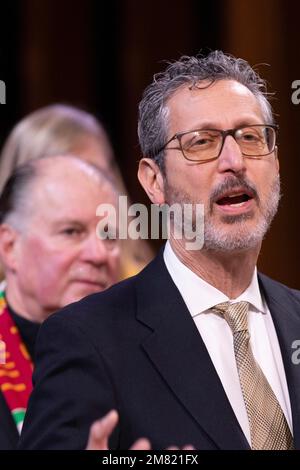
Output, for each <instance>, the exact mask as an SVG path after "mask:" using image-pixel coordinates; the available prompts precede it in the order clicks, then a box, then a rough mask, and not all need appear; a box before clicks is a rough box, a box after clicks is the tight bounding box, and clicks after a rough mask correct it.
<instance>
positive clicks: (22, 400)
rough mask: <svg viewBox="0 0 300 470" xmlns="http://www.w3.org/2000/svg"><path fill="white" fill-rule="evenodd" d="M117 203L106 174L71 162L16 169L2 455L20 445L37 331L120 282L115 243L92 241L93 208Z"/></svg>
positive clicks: (5, 197)
mask: <svg viewBox="0 0 300 470" xmlns="http://www.w3.org/2000/svg"><path fill="white" fill-rule="evenodd" d="M117 200H118V191H117V189H116V188H115V185H114V183H113V182H112V181H111V180H109V179H108V178H107V176H106V175H105V173H104V172H102V171H101V170H99V169H98V168H96V167H94V166H93V165H91V164H89V163H87V162H83V161H82V160H80V159H78V158H75V157H71V156H69V155H64V156H54V157H46V158H44V159H36V160H32V161H30V162H28V163H26V164H23V165H21V166H19V167H18V168H17V169H16V170H15V171H14V173H13V175H12V176H11V177H10V178H9V180H8V182H7V184H6V185H5V187H4V190H3V191H2V194H1V197H0V260H1V263H2V266H3V268H4V273H5V279H6V287H5V291H2V292H1V293H0V332H1V337H0V339H1V340H2V341H4V342H5V345H6V363H5V364H2V365H1V364H0V386H1V392H0V449H13V448H15V446H16V443H17V440H18V430H19V431H20V429H21V427H22V423H23V419H24V415H25V411H26V406H27V401H28V398H29V395H30V392H31V390H32V385H31V376H32V362H33V360H34V344H35V339H36V335H37V332H38V329H39V325H40V323H41V322H42V321H43V320H45V318H47V317H48V316H49V315H50V314H51V313H53V312H54V311H55V310H58V309H60V308H62V307H64V306H65V305H67V304H69V303H71V302H74V301H76V300H79V299H81V298H82V297H84V296H86V295H88V294H92V293H94V292H98V291H101V290H104V289H106V288H107V287H109V286H110V285H112V284H113V283H115V282H116V280H117V278H118V275H119V262H120V246H119V242H118V240H100V239H99V238H98V237H97V236H96V227H97V224H98V222H99V220H100V219H99V217H98V216H96V208H97V206H98V205H99V204H101V203H103V202H104V203H110V204H112V205H114V206H115V207H116V206H117ZM110 228H111V229H114V228H116V227H110Z"/></svg>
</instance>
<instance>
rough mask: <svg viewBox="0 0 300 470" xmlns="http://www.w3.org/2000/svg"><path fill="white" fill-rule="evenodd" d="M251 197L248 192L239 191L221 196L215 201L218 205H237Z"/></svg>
mask: <svg viewBox="0 0 300 470" xmlns="http://www.w3.org/2000/svg"><path fill="white" fill-rule="evenodd" d="M250 199H253V197H252V196H251V195H250V194H247V193H239V194H231V195H228V196H223V197H221V198H220V199H218V200H217V201H216V203H217V204H218V205H219V206H235V207H239V206H242V205H243V204H244V203H245V202H247V201H249V200H250Z"/></svg>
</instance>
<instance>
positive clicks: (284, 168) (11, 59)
mask: <svg viewBox="0 0 300 470" xmlns="http://www.w3.org/2000/svg"><path fill="white" fill-rule="evenodd" d="M299 30H300V2H299V1H298V0H294V1H287V0H223V1H221V0H214V1H212V0H210V1H209V0H207V1H204V0H173V1H167V0H151V1H149V0H144V1H142V0H119V1H118V0H110V1H103V0H77V1H76V0H60V1H58V0H22V1H21V0H7V1H1V28H0V79H1V80H4V81H5V83H6V91H7V97H6V103H7V104H6V105H2V106H0V144H2V142H3V140H4V138H5V137H6V135H7V134H8V132H9V131H10V129H11V127H12V126H13V125H14V124H15V123H16V121H17V120H19V119H20V118H22V117H23V116H24V115H26V114H27V113H29V112H31V111H33V110H35V109H37V108H39V107H41V106H45V105H47V104H50V103H53V102H58V101H59V102H65V103H70V104H74V105H77V106H80V107H82V108H84V109H87V110H88V111H91V112H92V113H94V114H96V115H97V116H98V117H99V118H101V119H102V120H103V121H104V123H105V124H106V127H107V130H108V132H109V134H110V136H111V138H112V141H113V145H114V148H115V152H116V156H117V159H118V162H119V165H120V167H121V170H122V172H123V175H124V178H125V181H126V184H127V186H128V189H129V192H130V194H131V196H132V199H133V201H135V202H146V197H145V195H144V193H143V191H142V189H141V188H140V187H139V184H138V182H137V179H136V170H137V160H138V158H139V156H140V153H139V147H138V142H137V136H136V122H137V104H138V102H139V100H140V98H141V94H142V91H143V89H144V88H145V86H146V85H148V84H149V83H150V81H151V79H152V76H153V74H154V73H156V72H159V71H160V69H162V68H164V62H163V61H164V60H170V59H177V58H178V57H179V56H180V55H182V54H189V55H190V54H195V53H197V52H199V51H200V50H202V51H203V52H207V51H208V50H210V49H215V48H220V49H223V50H224V51H226V52H230V53H232V54H234V55H238V56H240V57H243V58H245V59H247V60H248V61H249V62H250V64H251V65H255V64H270V66H267V65H261V66H260V67H259V70H260V72H261V74H262V75H263V76H264V77H265V78H267V80H268V82H269V86H270V91H273V92H274V91H276V95H275V97H274V100H273V107H274V109H275V112H276V113H277V115H278V116H277V120H278V123H279V126H280V136H279V157H280V164H281V174H282V186H283V194H284V197H283V199H282V202H281V208H280V212H279V215H278V216H277V218H276V221H275V222H274V223H273V228H272V230H271V233H270V234H269V235H268V236H267V239H266V240H265V243H264V245H263V250H262V253H261V257H260V262H259V266H260V268H261V269H262V270H263V271H264V272H265V273H267V274H269V275H271V276H273V277H274V278H277V279H278V280H280V281H282V282H285V283H287V284H289V285H291V286H294V287H296V288H300V276H299V274H300V272H299V260H300V256H299V255H300V247H299V241H298V240H299V233H300V232H299V229H300V224H299V215H298V214H299V203H300V188H299V174H300V163H299V161H300V155H299V136H300V126H299V124H300V104H299V105H298V106H296V105H294V104H292V101H291V95H292V89H291V84H292V82H293V81H294V80H300V55H299V52H298V50H299V44H300V34H299Z"/></svg>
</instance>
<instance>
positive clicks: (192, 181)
mask: <svg viewBox="0 0 300 470" xmlns="http://www.w3.org/2000/svg"><path fill="white" fill-rule="evenodd" d="M139 138H140V144H141V148H142V152H143V155H144V158H143V159H142V160H141V162H140V166H139V179H140V182H141V184H142V185H143V187H144V189H145V190H146V192H147V194H148V196H149V197H150V199H151V201H152V202H153V203H154V204H158V205H161V204H168V205H173V204H177V207H178V206H179V207H181V208H182V207H183V204H186V205H190V206H191V207H192V208H193V209H194V211H192V212H191V215H190V216H189V217H187V218H186V219H185V220H184V226H182V227H181V228H184V230H183V236H182V237H180V236H178V233H179V232H178V230H177V229H178V226H177V223H178V221H176V217H174V218H172V219H171V221H170V240H169V241H168V242H167V244H166V247H165V249H164V250H163V251H162V252H161V253H160V254H159V255H158V256H157V258H156V259H155V260H154V261H153V262H152V263H150V264H149V265H148V267H146V268H145V269H144V271H142V272H141V273H140V274H139V275H137V276H135V277H133V278H131V279H129V280H126V281H123V282H122V283H120V284H118V285H116V286H114V287H112V288H111V289H109V290H107V291H105V292H103V293H101V294H95V295H93V296H89V297H88V298H86V299H84V300H82V301H80V302H78V303H76V304H73V305H71V306H69V307H67V308H65V309H63V310H62V311H61V312H59V313H58V314H55V315H53V316H52V317H51V318H50V319H49V320H47V321H46V323H45V324H44V325H43V327H42V328H41V331H40V335H39V339H38V346H37V367H36V371H35V374H34V383H35V389H34V392H33V395H32V399H31V401H30V406H29V410H28V414H27V417H26V419H25V426H24V432H23V434H22V437H21V447H22V448H29V449H81V448H85V447H86V445H87V441H88V435H89V429H90V426H91V423H92V422H93V421H95V420H96V419H97V418H98V417H101V416H103V415H104V414H105V413H107V412H108V411H109V410H111V409H115V410H117V411H118V415H119V421H118V424H117V425H116V427H115V429H114V431H113V433H112V434H111V436H110V447H111V448H113V449H118V448H121V449H124V448H128V447H129V446H130V445H131V444H132V442H133V441H134V440H135V439H137V438H138V437H140V436H146V437H147V438H149V440H150V441H151V443H152V446H153V447H154V448H155V449H162V448H165V447H168V446H169V445H172V444H174V445H177V446H179V447H182V446H183V445H185V444H190V445H193V446H194V447H195V448H196V449H250V448H252V449H293V448H300V374H299V366H298V365H297V364H296V363H295V361H293V351H294V350H293V344H295V343H294V342H295V340H297V339H299V337H300V294H299V292H297V291H293V290H291V289H289V288H287V287H286V286H284V285H281V284H279V283H277V282H275V281H273V280H271V279H269V278H267V277H265V276H263V275H260V274H257V271H256V262H257V258H258V255H259V251H260V248H261V242H262V239H263V237H264V235H265V233H266V231H267V229H268V227H269V225H270V223H271V221H272V219H273V217H274V215H275V213H276V211H277V207H278V201H279V194H280V185H279V164H278V158H277V147H276V125H275V124H274V120H273V116H272V111H271V107H270V104H269V103H268V101H267V98H266V95H265V93H264V82H263V81H262V80H261V79H260V78H259V77H258V76H257V75H256V73H255V72H254V71H253V70H252V69H251V68H250V66H249V65H248V64H247V63H246V62H245V61H243V60H241V59H235V58H233V57H231V56H227V55H224V54H223V53H222V52H218V51H217V52H212V53H211V54H209V55H208V56H207V57H183V58H181V59H180V60H179V61H177V62H174V63H173V64H171V65H169V67H168V68H167V70H166V71H165V72H164V73H162V74H159V75H158V76H156V77H155V80H154V81H153V83H152V84H151V85H150V86H149V87H148V88H147V89H146V91H145V93H144V97H143V99H142V102H141V104H140V114H139ZM196 204H203V206H204V240H203V241H204V243H203V246H202V247H199V246H198V248H197V249H195V246H194V247H193V249H191V244H190V243H188V240H189V241H190V235H191V233H193V232H194V231H195V230H194V229H195V228H196V231H197V228H198V232H199V230H200V229H199V225H198V222H199V220H198V219H197V217H196V215H195V214H196V206H195V205H196ZM186 228H187V231H185V229H186ZM199 233H200V232H199ZM199 233H198V235H199ZM200 238H201V237H200ZM200 238H199V237H198V239H197V242H200V241H201V240H200ZM114 419H115V418H114ZM91 432H92V433H93V429H92V431H91ZM108 434H109V432H108V433H107V435H108ZM99 447H100V446H99Z"/></svg>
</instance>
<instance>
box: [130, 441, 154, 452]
mask: <svg viewBox="0 0 300 470" xmlns="http://www.w3.org/2000/svg"><path fill="white" fill-rule="evenodd" d="M130 450H151V444H150V441H149V440H148V439H145V438H140V439H138V440H137V441H135V443H134V444H133V445H132V446H131V447H130Z"/></svg>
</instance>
